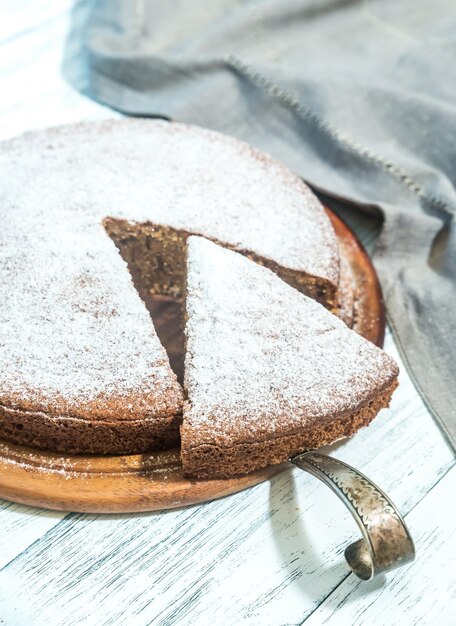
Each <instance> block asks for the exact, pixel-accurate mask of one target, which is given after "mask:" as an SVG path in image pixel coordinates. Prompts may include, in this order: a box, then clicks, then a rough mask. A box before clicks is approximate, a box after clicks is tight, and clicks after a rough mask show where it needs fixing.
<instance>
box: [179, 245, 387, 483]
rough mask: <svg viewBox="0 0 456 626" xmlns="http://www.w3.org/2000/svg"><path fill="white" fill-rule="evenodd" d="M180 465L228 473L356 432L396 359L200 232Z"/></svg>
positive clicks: (376, 406)
mask: <svg viewBox="0 0 456 626" xmlns="http://www.w3.org/2000/svg"><path fill="white" fill-rule="evenodd" d="M186 316H187V322H186V331H185V332H186V342H187V353H186V361H185V385H184V386H185V390H186V393H187V398H188V399H187V400H186V402H185V403H184V419H183V425H182V426H181V439H182V462H183V466H184V471H185V472H186V474H188V475H191V476H197V477H201V478H206V477H207V478H209V477H210V478H214V477H227V476H231V475H234V474H240V473H245V472H250V471H252V470H254V469H256V468H259V467H263V466H266V465H269V464H273V463H280V462H282V461H284V460H286V459H287V458H288V457H289V456H290V455H291V454H293V453H296V452H298V451H300V450H303V449H305V448H313V447H319V446H322V445H325V444H328V443H331V442H333V441H335V440H337V439H340V438H342V437H346V436H348V435H351V434H353V433H354V432H355V431H357V430H358V429H359V428H360V427H361V426H365V425H367V424H369V422H370V421H371V420H372V419H373V418H374V417H375V415H376V414H377V413H378V411H379V410H380V409H382V408H384V407H387V406H388V403H389V401H390V398H391V395H392V393H393V391H394V389H395V388H396V386H397V375H398V367H397V365H396V363H395V362H394V361H393V359H392V358H390V357H389V356H388V355H387V354H386V353H385V352H383V351H382V350H380V349H379V348H377V347H376V346H375V345H374V344H372V343H370V342H369V341H367V340H365V339H363V338H362V337H361V336H359V335H358V334H356V333H355V332H353V331H351V330H349V329H348V328H347V326H346V325H345V324H344V323H343V322H342V321H340V320H339V319H338V318H337V317H335V316H334V315H333V314H331V313H330V312H328V311H327V310H326V309H325V308H324V307H323V306H321V305H320V304H318V303H317V302H315V301H314V300H312V299H310V298H308V297H306V296H304V295H303V294H301V293H299V292H298V291H296V290H295V289H293V288H292V287H290V286H289V285H287V284H286V283H285V282H283V281H282V280H281V279H280V278H278V277H277V276H276V275H275V274H274V273H273V272H272V271H270V270H269V269H267V268H264V267H261V266H259V265H257V264H256V263H254V262H252V261H251V260H249V259H248V258H245V257H243V256H241V255H240V254H237V253H236V252H233V251H231V250H226V249H223V248H221V247H219V246H218V245H216V244H214V243H212V242H210V241H207V240H206V239H203V238H201V237H190V238H189V239H188V250H187V299H186Z"/></svg>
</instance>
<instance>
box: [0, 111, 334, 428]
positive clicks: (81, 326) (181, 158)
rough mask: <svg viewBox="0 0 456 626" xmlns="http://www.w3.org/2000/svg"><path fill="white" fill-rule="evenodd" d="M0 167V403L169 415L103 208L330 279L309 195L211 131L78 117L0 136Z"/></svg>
mask: <svg viewBox="0 0 456 626" xmlns="http://www.w3.org/2000/svg"><path fill="white" fill-rule="evenodd" d="M0 173H1V175H0V214H1V223H2V228H1V229H0V298H1V303H2V306H1V308H0V362H1V363H2V383H1V389H0V403H2V402H7V404H8V405H9V406H11V405H13V406H15V405H16V406H18V407H21V408H24V409H28V408H30V409H37V410H42V411H48V410H55V409H56V408H57V409H58V410H59V412H60V414H70V415H76V416H78V415H81V416H84V415H85V411H86V409H85V408H84V404H86V406H87V403H91V406H92V409H93V411H95V413H97V414H98V415H99V416H103V417H107V416H109V415H111V414H112V415H114V416H117V417H118V416H119V406H118V405H116V406H115V405H113V404H112V402H113V401H114V400H115V401H116V402H117V403H118V402H120V403H121V406H122V417H132V416H133V417H139V416H141V415H150V414H151V413H152V414H153V413H154V412H159V411H161V410H163V409H166V412H167V413H168V414H169V413H170V412H172V411H173V410H174V411H176V410H178V407H179V406H180V402H181V395H180V390H179V387H178V385H177V383H176V380H175V377H174V375H173V374H172V372H171V370H170V367H169V364H168V360H167V357H166V354H165V351H164V349H163V348H162V346H161V345H160V343H159V341H158V339H157V337H156V335H155V331H154V329H153V325H152V324H151V321H150V317H149V315H148V313H147V311H146V309H145V307H144V305H143V304H142V302H141V301H140V300H139V298H138V295H137V293H136V292H135V290H134V288H133V286H132V283H131V280H130V276H129V273H128V271H127V268H126V265H125V263H124V262H123V260H122V259H121V258H120V256H119V254H118V252H117V250H116V248H115V246H114V244H113V243H112V241H111V240H110V239H109V237H108V236H107V234H106V233H105V231H104V230H103V228H102V226H101V222H102V219H103V218H104V217H106V216H114V217H119V218H125V219H130V220H135V221H154V222H158V223H162V224H167V225H170V226H173V227H176V228H185V229H187V230H189V231H191V232H196V233H199V232H204V233H206V234H207V235H208V236H210V237H214V238H216V239H218V240H220V241H222V242H227V243H229V244H230V245H231V246H235V247H238V248H240V249H247V250H252V251H255V252H256V253H258V254H260V255H263V256H265V257H266V258H270V259H272V260H274V261H275V262H277V263H279V264H282V265H284V266H286V267H289V268H292V269H298V270H303V271H306V272H308V273H310V274H314V275H318V276H321V277H323V278H327V279H328V280H331V281H333V282H336V283H337V273H338V269H337V268H338V261H337V250H336V244H335V238H334V233H333V231H332V228H331V226H330V225H329V222H328V220H327V217H326V215H325V214H324V212H323V210H322V209H321V206H320V205H319V203H318V201H317V200H316V199H315V197H314V196H313V194H312V193H311V192H310V191H309V190H308V188H307V187H306V186H305V185H304V184H303V183H302V182H301V181H300V180H299V179H298V178H297V177H295V176H294V175H293V174H291V173H290V172H289V171H288V170H287V169H286V168H284V167H283V166H281V165H280V164H277V163H276V162H274V161H273V160H271V159H269V157H266V156H264V155H261V154H259V153H257V152H256V151H254V150H253V149H252V148H250V147H249V146H246V145H244V144H241V143H239V142H237V141H235V140H231V139H227V138H224V137H222V136H221V135H218V134H216V133H211V132H209V131H204V130H201V129H195V128H192V127H187V126H183V125H178V124H176V125H174V124H172V125H170V124H168V123H165V122H159V121H144V120H121V121H107V122H102V123H97V124H78V125H75V126H68V127H62V128H57V129H51V130H48V131H46V132H37V133H30V134H27V135H24V136H22V137H19V138H17V139H13V140H10V141H8V142H5V143H3V144H2V145H1V146H0ZM138 391H140V392H141V394H142V397H143V400H141V402H142V405H141V406H138V402H140V400H138V398H137V392H138ZM132 398H134V401H133V399H132ZM144 398H146V399H144ZM159 398H161V400H159ZM132 402H134V405H133V404H132Z"/></svg>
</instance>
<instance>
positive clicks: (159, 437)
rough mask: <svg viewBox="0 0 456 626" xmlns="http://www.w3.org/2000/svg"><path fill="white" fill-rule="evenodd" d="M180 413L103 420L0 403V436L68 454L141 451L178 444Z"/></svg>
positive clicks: (12, 441) (24, 444) (11, 440)
mask: <svg viewBox="0 0 456 626" xmlns="http://www.w3.org/2000/svg"><path fill="white" fill-rule="evenodd" d="M181 421H182V415H181V414H180V413H174V414H169V415H164V416H161V417H157V416H154V417H151V418H144V417H142V418H139V419H126V420H122V419H119V420H115V421H113V420H100V419H92V420H91V419H84V418H80V417H73V416H67V415H50V414H48V413H44V412H42V411H26V410H21V409H19V408H11V407H7V406H5V405H0V438H3V439H5V441H8V442H10V443H14V444H16V445H23V446H30V447H31V448H35V449H38V450H42V451H49V452H56V453H66V454H82V455H84V454H140V453H142V452H152V451H157V450H165V449H169V448H173V447H176V446H177V445H179V439H180V438H179V426H180V424H181Z"/></svg>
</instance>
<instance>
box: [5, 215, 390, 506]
mask: <svg viewBox="0 0 456 626" xmlns="http://www.w3.org/2000/svg"><path fill="white" fill-rule="evenodd" d="M328 215H329V217H330V219H331V221H332V224H333V226H334V229H335V231H336V233H337V236H338V238H339V243H340V250H341V254H342V256H344V257H345V259H346V260H347V261H348V264H349V267H350V268H351V272H352V275H353V282H354V288H355V294H356V297H355V305H354V310H355V315H354V322H353V328H354V329H355V330H356V331H357V332H359V333H360V334H361V335H363V336H364V337H366V338H368V339H370V340H371V341H373V342H374V343H376V344H377V345H379V346H381V345H383V338H384V331H385V315H384V308H383V301H382V296H381V290H380V286H379V283H378V279H377V275H376V273H375V270H374V268H373V266H372V263H371V261H370V259H369V257H368V256H367V253H366V252H365V250H364V249H363V247H362V246H361V244H360V243H359V241H358V240H357V238H356V237H355V235H354V234H353V233H352V231H351V230H350V229H349V228H348V227H347V226H346V225H345V223H344V222H343V221H342V220H341V219H340V218H339V217H337V216H336V215H335V214H334V213H333V212H331V211H330V210H328ZM147 304H148V307H149V309H150V310H151V312H152V313H153V317H154V322H155V324H156V327H157V332H158V334H159V336H160V339H161V340H162V342H163V343H164V344H165V347H166V348H167V349H168V352H171V355H170V358H171V361H172V362H173V361H174V363H173V366H174V367H175V370H176V371H179V370H180V369H181V367H182V340H181V337H180V334H179V333H178V332H177V330H176V329H177V324H176V305H175V304H174V303H169V302H168V303H166V302H164V301H163V300H159V301H155V302H151V303H147ZM173 307H174V308H173ZM166 344H168V345H166ZM287 466H288V464H283V465H280V466H275V467H268V468H265V469H262V470H259V471H257V472H254V473H252V474H249V475H247V476H240V477H236V478H230V479H226V480H196V479H190V478H186V477H185V476H184V475H183V473H182V468H181V464H180V460H179V450H167V451H164V452H156V453H151V454H138V455H128V456H71V455H60V454H54V453H51V452H40V451H38V450H33V449H31V448H27V447H25V446H16V445H13V444H10V443H8V442H6V441H1V440H0V498H4V499H6V500H11V501H13V502H20V503H24V504H30V505H33V506H38V507H42V508H47V509H55V510H60V511H78V512H79V511H81V512H93V513H119V512H124V513H127V512H138V511H156V510H161V509H171V508H177V507H181V506H187V505H190V504H196V503H199V502H206V501H208V500H213V499H214V498H220V497H222V496H226V495H229V494H231V493H235V492H237V491H241V490H243V489H246V488H247V487H252V486H253V485H256V484H258V483H260V482H263V481H264V480H267V479H268V478H271V477H272V476H273V475H275V474H277V473H279V472H281V471H282V470H283V469H284V468H285V467H287Z"/></svg>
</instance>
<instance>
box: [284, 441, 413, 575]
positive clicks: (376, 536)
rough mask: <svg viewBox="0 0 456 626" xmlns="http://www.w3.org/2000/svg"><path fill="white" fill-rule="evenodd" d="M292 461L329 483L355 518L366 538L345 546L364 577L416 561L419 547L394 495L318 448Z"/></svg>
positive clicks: (347, 555)
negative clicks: (414, 541)
mask: <svg viewBox="0 0 456 626" xmlns="http://www.w3.org/2000/svg"><path fill="white" fill-rule="evenodd" d="M290 461H291V462H292V463H294V465H296V466H297V467H299V468H300V469H302V470H304V471H305V472H308V473H309V474H312V476H315V477H316V478H318V479H319V480H321V481H322V482H323V483H325V484H326V485H328V487H330V488H331V489H332V491H334V493H335V494H336V495H337V496H338V497H339V498H340V499H341V500H342V502H343V503H344V504H345V506H346V507H347V509H348V510H349V511H350V513H351V514H352V515H353V517H354V518H355V521H356V523H357V524H358V526H359V528H360V530H361V533H362V539H359V540H358V541H356V542H355V543H352V544H350V545H349V546H347V548H346V549H345V558H346V559H347V563H348V565H349V566H350V568H351V569H352V571H353V573H354V574H356V576H358V578H360V579H361V580H371V579H372V578H373V577H374V576H377V575H378V574H381V573H384V572H389V571H391V570H393V569H395V568H397V567H400V566H402V565H405V564H406V563H409V562H411V561H413V559H414V558H415V546H414V543H413V539H412V537H411V535H410V532H409V530H408V528H407V526H406V524H405V521H404V519H403V518H402V516H401V514H400V513H399V511H398V510H397V508H396V506H395V505H394V504H393V502H392V501H391V500H390V498H389V497H388V496H387V495H386V494H385V493H384V492H383V491H382V490H381V489H380V488H379V487H377V485H375V484H374V483H373V482H372V481H371V480H369V478H367V477H366V476H364V474H362V473H361V472H359V471H358V470H356V469H354V468H353V467H351V466H350V465H347V464H346V463H343V462H342V461H339V460H338V459H334V458H333V457H330V456H327V455H324V454H321V453H319V452H316V451H314V450H309V451H307V452H302V453H300V454H296V455H294V456H293V457H291V458H290Z"/></svg>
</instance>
